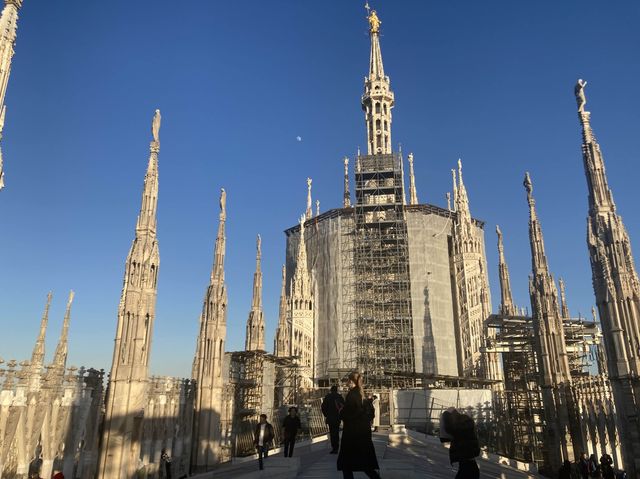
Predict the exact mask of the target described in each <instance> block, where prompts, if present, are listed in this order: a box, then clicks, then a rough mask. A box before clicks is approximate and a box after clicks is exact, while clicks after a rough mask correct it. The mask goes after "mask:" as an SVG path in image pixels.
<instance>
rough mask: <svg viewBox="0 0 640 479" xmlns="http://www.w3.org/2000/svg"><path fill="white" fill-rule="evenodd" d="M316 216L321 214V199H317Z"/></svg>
mask: <svg viewBox="0 0 640 479" xmlns="http://www.w3.org/2000/svg"><path fill="white" fill-rule="evenodd" d="M316 216H320V200H316Z"/></svg>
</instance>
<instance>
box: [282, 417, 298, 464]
mask: <svg viewBox="0 0 640 479" xmlns="http://www.w3.org/2000/svg"><path fill="white" fill-rule="evenodd" d="M282 427H283V429H284V457H292V456H293V446H295V444H296V435H297V434H298V429H301V428H302V425H301V424H300V418H299V417H298V408H297V407H290V408H289V414H288V415H287V417H285V418H284V421H283V422H282Z"/></svg>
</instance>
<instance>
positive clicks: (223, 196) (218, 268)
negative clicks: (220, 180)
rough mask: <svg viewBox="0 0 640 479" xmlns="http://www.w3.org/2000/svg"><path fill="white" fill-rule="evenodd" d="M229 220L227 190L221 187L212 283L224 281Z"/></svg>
mask: <svg viewBox="0 0 640 479" xmlns="http://www.w3.org/2000/svg"><path fill="white" fill-rule="evenodd" d="M226 222H227V192H226V191H225V189H224V188H221V189H220V215H219V216H218V234H217V235H216V244H215V252H214V255H213V268H211V280H210V284H213V283H214V280H216V281H218V282H223V281H224V257H225V249H226V237H225V224H226Z"/></svg>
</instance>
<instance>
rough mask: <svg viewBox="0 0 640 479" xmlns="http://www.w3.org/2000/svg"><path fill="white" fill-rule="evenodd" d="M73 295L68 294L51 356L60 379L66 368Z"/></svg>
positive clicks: (53, 366)
mask: <svg viewBox="0 0 640 479" xmlns="http://www.w3.org/2000/svg"><path fill="white" fill-rule="evenodd" d="M74 296H75V293H74V292H73V291H70V292H69V299H68V300H67V309H66V310H65V313H64V320H63V322H62V332H61V333H60V340H59V341H58V346H57V347H56V352H55V354H54V355H53V362H52V363H51V366H52V368H53V369H55V371H56V373H57V374H58V378H59V379H62V375H63V374H64V370H65V368H66V367H67V354H68V341H69V323H70V322H71V305H72V304H73V297H74Z"/></svg>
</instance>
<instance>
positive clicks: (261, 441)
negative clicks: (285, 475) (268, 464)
mask: <svg viewBox="0 0 640 479" xmlns="http://www.w3.org/2000/svg"><path fill="white" fill-rule="evenodd" d="M273 437H274V433H273V426H272V425H271V424H269V423H268V422H267V415H266V414H260V422H259V423H258V424H257V425H256V430H255V432H254V434H253V443H254V444H255V446H256V449H257V450H258V467H259V468H260V469H264V462H263V460H262V459H263V458H266V457H267V456H268V455H269V448H270V447H271V443H272V442H273Z"/></svg>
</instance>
